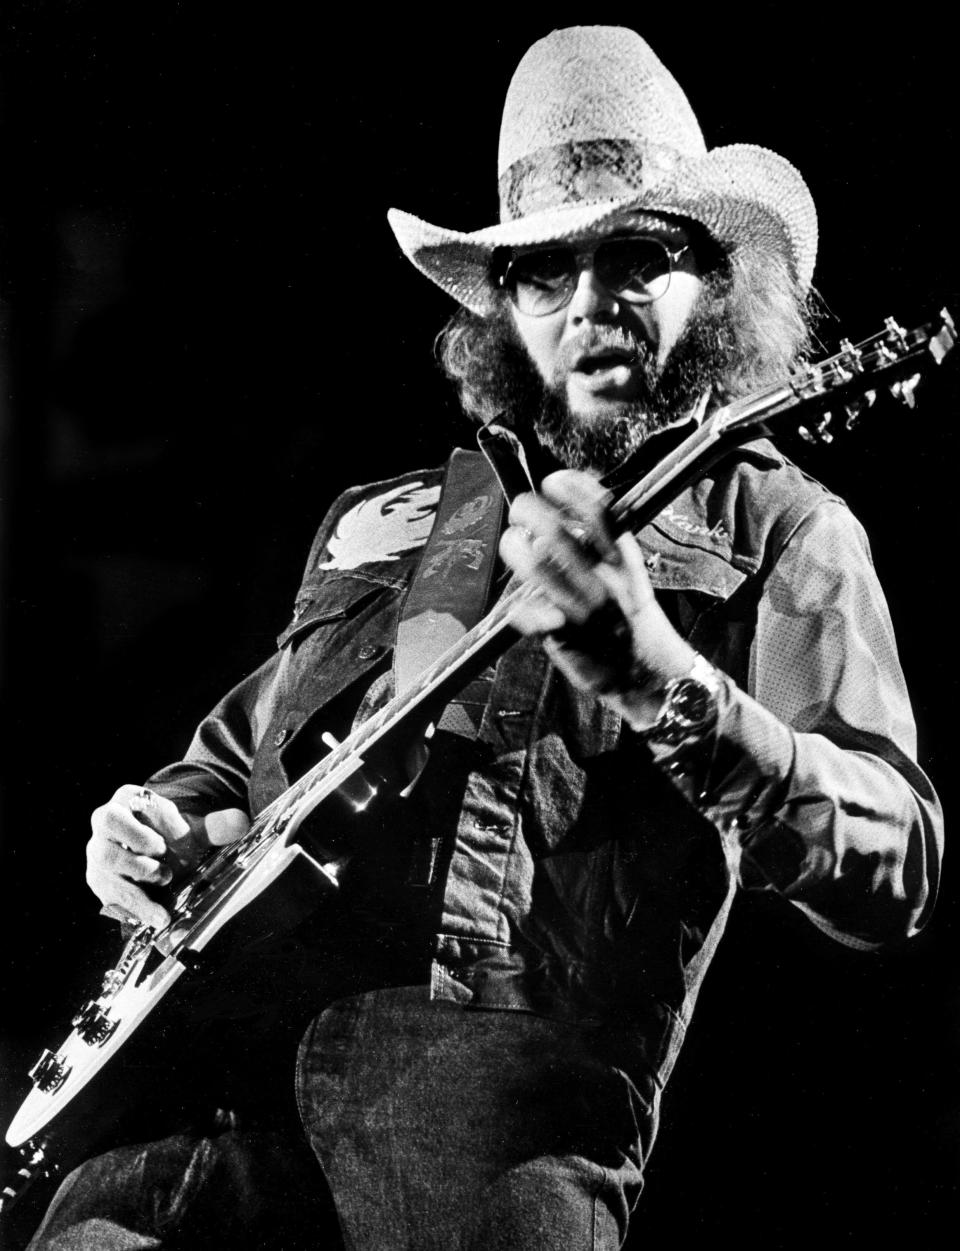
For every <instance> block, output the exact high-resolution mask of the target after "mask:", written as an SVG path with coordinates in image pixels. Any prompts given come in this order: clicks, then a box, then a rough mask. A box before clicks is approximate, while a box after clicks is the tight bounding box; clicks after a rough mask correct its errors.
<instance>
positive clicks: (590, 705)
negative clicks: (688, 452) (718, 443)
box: [148, 441, 942, 1081]
mask: <svg viewBox="0 0 960 1251" xmlns="http://www.w3.org/2000/svg"><path fill="white" fill-rule="evenodd" d="M441 477H442V471H440V470H426V471H422V472H415V473H408V474H405V475H402V476H400V477H397V478H394V479H391V480H390V481H387V482H380V483H374V484H372V485H369V486H364V487H359V488H355V489H353V490H351V491H348V492H346V493H345V494H344V495H343V496H341V497H340V499H338V500H337V501H336V503H335V504H334V505H333V507H332V509H331V510H330V512H329V514H328V515H327V517H326V519H325V520H324V522H323V524H322V525H321V527H320V530H319V532H318V534H317V536H316V539H315V541H314V544H313V547H312V549H311V552H310V556H309V558H308V561H307V565H306V570H305V573H304V577H303V581H302V583H301V586H300V588H299V591H298V593H297V596H296V600H295V604H294V609H293V615H292V618H291V620H290V622H289V624H288V625H287V627H286V629H284V631H283V632H282V633H281V635H280V637H279V639H278V650H277V652H276V654H275V655H274V656H272V657H271V658H270V659H269V660H268V661H267V662H266V663H265V664H264V665H263V666H261V668H260V669H258V670H257V671H256V672H255V673H253V674H252V675H250V677H248V678H247V679H246V680H245V681H243V682H241V683H240V684H239V685H238V686H237V687H236V688H235V689H234V690H233V691H231V692H230V694H228V695H227V696H226V698H225V699H224V700H223V701H221V703H220V704H219V705H218V706H217V707H216V708H215V709H214V710H213V712H212V713H211V714H210V715H209V716H208V717H207V718H206V719H205V720H204V722H203V723H202V724H201V725H200V727H199V729H198V730H197V732H196V735H195V737H194V739H193V742H192V743H191V746H190V748H189V749H188V751H187V754H186V756H185V758H184V760H183V761H181V762H179V763H177V764H174V765H171V766H169V767H167V768H166V769H163V770H162V771H161V772H159V773H157V774H156V775H154V777H153V778H151V779H150V780H149V783H148V784H149V785H150V786H151V787H154V788H155V789H157V790H158V791H161V792H162V793H164V794H166V795H168V796H169V797H170V798H171V799H173V800H174V801H175V802H176V803H177V804H178V805H179V806H180V808H181V810H182V811H183V812H184V813H185V814H187V815H200V814H203V813H205V812H209V811H213V810H215V809H218V808H225V807H236V806H239V807H242V808H246V809H248V810H249V811H250V812H251V813H252V814H256V813H257V812H259V811H260V810H261V809H262V808H264V807H265V806H266V805H267V804H268V803H269V802H270V801H271V800H273V799H274V798H275V797H276V796H277V795H278V794H280V793H281V792H282V791H283V790H284V789H286V787H287V786H289V785H290V782H291V781H292V777H291V776H290V770H291V760H292V759H293V758H294V756H295V755H296V751H297V745H298V744H302V742H303V741H304V739H305V738H306V737H309V734H310V733H311V729H310V727H315V726H316V725H317V719H318V717H319V718H320V720H321V721H322V718H323V714H324V710H325V709H332V708H334V707H335V706H336V704H337V701H338V699H340V698H341V697H344V696H345V695H347V694H349V693H350V692H356V691H362V690H363V688H364V686H365V685H367V684H368V682H369V681H370V680H372V678H373V677H374V676H376V675H377V674H378V673H381V672H382V671H383V669H384V667H385V665H386V664H387V661H388V659H389V654H390V652H391V649H392V647H393V642H394V638H395V633H396V629H397V622H398V618H399V613H400V610H401V604H402V600H403V594H404V591H405V589H406V588H407V586H408V585H409V583H410V580H411V578H412V577H413V574H414V572H415V570H416V567H417V563H418V560H419V557H420V555H421V551H422V547H423V544H424V542H425V541H426V538H427V535H428V533H429V530H430V525H431V523H432V518H433V514H434V512H435V508H436V502H437V498H438V496H439V487H440V481H441ZM639 541H640V544H641V547H642V549H643V552H644V555H645V559H646V565H647V569H648V571H649V574H650V578H651V581H652V583H653V585H654V587H655V588H656V589H657V591H658V594H659V595H660V598H661V601H662V602H663V604H664V606H665V608H666V610H667V612H668V614H669V615H670V617H671V619H672V620H673V622H674V624H675V625H676V626H677V628H678V629H679V630H680V632H681V633H682V634H683V635H684V636H685V637H686V638H687V639H688V640H689V641H690V642H691V644H692V645H693V646H694V647H695V648H696V649H697V650H698V651H699V652H700V653H701V654H702V655H703V656H705V657H706V658H707V659H708V660H709V661H710V662H711V663H712V664H713V665H714V666H716V668H717V669H718V670H719V672H720V674H721V679H722V680H721V692H720V708H719V717H718V721H717V725H716V729H715V731H714V732H713V734H712V735H711V736H710V737H709V739H708V740H707V741H705V742H703V743H701V744H699V746H698V747H697V748H696V750H694V751H692V752H691V751H689V750H684V749H669V748H663V747H658V748H656V749H653V750H652V749H651V748H650V747H648V746H647V745H646V743H645V742H644V741H643V740H642V739H641V737H640V736H638V735H637V734H635V733H634V732H633V731H632V730H631V729H630V728H629V727H628V726H626V725H625V724H623V723H621V721H620V718H619V717H618V716H617V715H616V714H615V713H614V712H613V711H612V710H611V709H610V708H609V707H607V706H606V705H605V704H604V703H603V702H601V701H600V700H598V699H596V698H594V697H592V696H588V695H585V694H583V693H581V692H578V691H576V690H575V689H574V688H573V687H571V685H570V684H569V683H568V682H567V681H566V680H565V679H564V678H563V676H562V675H560V674H559V673H558V672H557V671H556V670H555V669H554V668H553V666H552V665H551V664H550V663H549V661H548V660H547V658H546V655H545V653H544V652H543V650H542V648H541V647H540V646H539V644H538V643H537V642H536V641H535V640H531V639H524V640H521V641H520V642H518V643H516V644H515V645H514V646H513V647H511V648H510V649H509V650H508V651H507V652H506V653H505V654H504V655H503V656H502V657H501V658H500V660H499V662H498V663H497V665H496V668H495V671H493V672H492V673H491V674H490V675H489V676H490V680H489V681H488V682H487V683H486V684H485V686H484V689H483V693H482V697H479V702H475V703H474V706H473V708H472V710H471V711H472V712H473V714H474V719H475V720H476V721H477V723H478V727H479V729H478V733H477V734H476V737H475V739H474V741H473V742H472V743H471V744H470V746H469V752H470V755H469V758H468V765H469V767H468V768H467V769H466V770H465V771H464V773H463V787H462V790H458V792H457V795H456V800H457V802H456V804H455V805H454V807H453V809H452V813H451V814H450V815H449V816H448V818H447V823H448V828H445V829H440V830H436V831H434V833H435V834H436V835H437V836H438V837H439V836H442V839H443V842H444V846H445V853H444V856H443V857H441V861H440V863H441V865H442V869H441V872H440V876H439V882H438V884H437V887H436V892H437V898H436V903H437V906H436V909H435V914H434V917H433V920H432V921H431V928H432V941H431V947H432V951H431V953H430V969H429V978H430V983H431V988H432V994H433V996H434V997H435V998H438V999H445V1000H451V1001H454V1002H457V1003H460V1004H464V1005H471V1006H475V1007H481V1008H501V1009H519V1010H526V1011H533V1012H538V1013H541V1014H544V1015H547V1016H552V1017H557V1018H566V1019H573V1020H608V1021H611V1022H621V1023H628V1024H631V1025H635V1026H636V1027H637V1033H638V1037H639V1038H640V1040H641V1047H642V1052H643V1057H644V1059H645V1061H646V1063H648V1064H649V1065H650V1067H651V1068H652V1069H653V1070H654V1072H655V1073H656V1074H657V1076H658V1078H659V1080H660V1081H665V1080H666V1078H667V1076H668V1075H669V1072H670V1069H671V1068H672V1065H673V1062H674V1060H675V1058H676V1054H677V1052H678V1050H679V1047H680V1045H681V1043H682V1040H683V1033H684V1029H685V1027H686V1024H687V1022H688V1021H689V1018H690V1014H691V1012H692V1010H693V1006H694V1003H695V1000H696V996H697V992H698V990H699V987H700V984H701V982H702V978H703V975H704V973H705V971H706V968H707V966H708V964H709V962H710V959H711V958H712V955H713V953H714V951H715V949H716V945H717V943H718V941H719V939H720V937H721V935H722V932H723V929H724V927H725V924H726V920H727V916H728V913H729V910H730V906H731V903H732V900H733V896H734V893H735V891H736V890H737V888H738V887H745V888H748V889H758V890H766V891H775V892H778V893H779V894H781V895H782V896H784V898H785V899H787V900H789V901H790V902H791V903H792V904H794V905H795V906H797V907H798V908H800V909H802V910H803V911H804V912H805V913H806V914H807V915H808V916H809V918H810V919H811V921H813V922H814V923H815V924H816V925H818V926H819V927H820V928H822V929H823V930H825V931H826V932H827V933H828V934H830V935H831V936H833V937H835V938H837V939H839V940H841V941H843V942H846V943H849V944H852V945H854V946H859V947H864V948H869V947H875V946H878V945H880V944H883V943H886V942H889V941H893V940H896V939H898V938H902V937H904V936H907V935H910V934H912V933H914V932H915V931H916V930H917V929H919V928H920V926H921V925H922V924H923V923H924V921H925V919H926V918H927V916H928V915H929V912H930V909H931V907H932V904H933V899H934V897H935V891H936V881H937V873H938V865H939V857H940V847H941V840H942V821H941V814H940V810H939V806H938V802H937V799H936V796H935V795H934V793H933V791H932V788H931V786H930V783H929V781H928V780H927V778H926V777H925V775H924V774H923V773H922V772H921V770H920V769H919V768H918V766H917V764H916V760H915V755H916V743H915V731H914V724H913V720H912V715H911V711H910V706H909V701H908V698H907V694H906V690H905V686H904V681H903V677H902V674H901V670H900V666H899V662H898V658H897V652H896V646H895V642H894V637H893V632H892V628H891V623H890V619H889V614H888V612H887V608H886V604H885V601H884V598H883V594H882V591H881V589H880V587H879V584H878V582H877V579H876V576H875V573H874V570H873V566H872V563H871V559H870V553H869V549H868V545H867V541H866V538H865V535H864V533H863V531H862V528H861V527H860V525H859V524H858V523H857V521H856V520H855V519H854V518H853V516H852V515H851V513H850V512H849V510H848V509H847V507H846V506H845V505H844V504H843V503H842V501H840V500H839V499H837V498H836V497H835V496H832V495H830V494H829V493H828V492H827V491H825V489H824V488H823V487H821V486H820V485H819V484H817V483H815V482H813V481H812V480H810V479H808V478H807V477H805V476H804V475H803V474H802V473H801V472H800V471H799V470H798V469H797V468H796V467H795V466H794V465H792V464H791V463H790V462H788V461H787V460H785V459H784V458H783V457H782V456H781V455H780V454H779V453H778V452H777V451H776V450H775V449H774V448H773V447H772V445H770V444H769V443H767V442H764V441H759V442H757V443H754V444H750V445H748V446H747V447H746V448H744V449H741V451H740V452H739V453H737V454H736V455H735V456H734V457H733V458H731V459H728V460H727V461H725V462H723V464H722V465H721V466H719V467H717V468H716V469H715V470H713V471H712V472H711V473H710V474H708V475H707V476H706V477H704V478H703V479H702V480H701V481H699V482H698V483H697V484H696V485H694V486H693V487H690V488H688V489H687V490H686V491H685V492H684V493H683V494H682V495H680V496H679V497H678V498H677V500H676V501H675V502H674V503H673V504H672V505H670V506H668V507H667V508H665V509H664V510H663V512H662V513H661V514H660V515H659V516H658V517H657V518H656V519H655V520H654V521H653V522H652V523H651V524H650V525H648V526H647V527H646V528H645V529H644V530H643V531H642V532H641V534H640V535H639ZM351 698H353V697H352V696H351ZM461 699H462V700H463V701H464V702H469V701H470V700H471V699H472V700H474V701H476V700H477V699H478V697H477V695H476V691H475V690H474V691H473V693H472V694H471V693H470V692H467V693H465V694H464V695H463V696H462V697H461ZM353 702H355V699H354V701H353ZM455 702H456V701H455ZM440 737H441V738H442V735H441V736H440ZM438 750H439V755H440V760H441V762H442V760H443V747H442V744H441V746H440V748H439V749H438ZM443 777H444V768H443V765H442V763H441V765H440V766H439V767H438V768H436V769H435V770H434V773H433V774H432V775H431V774H430V772H429V770H428V771H427V772H426V773H425V774H424V777H423V779H422V780H421V783H420V786H421V787H425V788H427V790H429V788H430V787H431V786H433V787H436V788H439V789H442V787H443V781H442V779H443ZM426 975H427V974H426V972H425V976H426Z"/></svg>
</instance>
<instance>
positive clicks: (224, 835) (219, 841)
mask: <svg viewBox="0 0 960 1251" xmlns="http://www.w3.org/2000/svg"><path fill="white" fill-rule="evenodd" d="M249 828H250V818H249V817H248V816H247V814H246V813H245V812H243V811H241V809H239V808H221V809H220V810H219V811H218V812H210V813H208V814H207V815H206V816H205V817H204V818H203V833H204V836H205V837H206V839H207V842H208V843H209V845H210V846H211V847H225V846H226V845H227V844H228V843H235V842H236V841H237V839H238V838H243V836H244V834H246V832H247V830H249Z"/></svg>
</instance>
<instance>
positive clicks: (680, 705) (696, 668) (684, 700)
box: [643, 656, 720, 747]
mask: <svg viewBox="0 0 960 1251" xmlns="http://www.w3.org/2000/svg"><path fill="white" fill-rule="evenodd" d="M719 694H720V678H719V676H718V675H717V671H716V670H715V669H714V668H713V667H712V665H710V664H709V663H708V662H707V661H706V660H704V658H703V657H702V656H697V658H696V660H695V661H694V662H693V665H692V667H691V669H690V672H689V673H688V674H687V675H686V677H683V678H674V679H673V680H672V681H671V682H668V683H667V687H666V690H665V692H664V697H663V703H662V704H661V705H660V711H659V712H658V713H657V715H656V717H655V718H654V721H653V725H651V726H649V727H648V728H647V729H646V730H644V731H643V738H644V741H645V742H647V743H663V744H665V745H668V746H671V747H676V746H679V744H681V743H683V742H685V741H686V740H688V739H691V740H693V739H699V738H702V737H703V736H704V735H705V734H708V733H709V732H710V731H711V730H712V729H713V727H714V726H715V725H716V723H717V715H718V710H719V704H718V697H719Z"/></svg>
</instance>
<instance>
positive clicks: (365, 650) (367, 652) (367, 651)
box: [357, 643, 380, 660]
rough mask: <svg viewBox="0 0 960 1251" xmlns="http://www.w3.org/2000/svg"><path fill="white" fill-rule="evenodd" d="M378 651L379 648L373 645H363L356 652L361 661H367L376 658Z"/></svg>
mask: <svg viewBox="0 0 960 1251" xmlns="http://www.w3.org/2000/svg"><path fill="white" fill-rule="evenodd" d="M379 650H380V648H379V647H377V646H376V644H374V643H364V645H363V646H362V647H361V648H360V650H359V651H358V652H357V655H358V656H359V657H360V659H361V660H369V659H370V658H371V657H372V656H376V654H377V652H379Z"/></svg>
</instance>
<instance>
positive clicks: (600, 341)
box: [553, 325, 653, 386]
mask: <svg viewBox="0 0 960 1251" xmlns="http://www.w3.org/2000/svg"><path fill="white" fill-rule="evenodd" d="M610 351H615V352H623V353H625V355H626V356H627V357H628V358H629V362H630V363H631V364H639V365H642V366H645V367H646V366H648V365H649V363H650V362H651V361H652V360H653V348H652V347H651V345H650V344H649V343H648V341H647V340H646V339H645V338H642V337H640V336H639V335H637V334H634V333H633V332H632V331H630V330H628V329H627V328H626V327H624V326H604V325H599V326H598V325H593V326H586V327H585V328H584V329H583V330H581V331H580V332H579V333H578V334H577V336H576V337H575V338H573V339H570V340H569V341H568V342H567V343H564V344H562V345H561V347H560V349H559V351H558V353H557V360H556V366H555V369H554V379H553V381H554V385H555V386H556V385H559V384H560V383H561V382H562V381H563V380H564V379H565V378H566V376H567V374H569V373H570V372H572V370H574V369H575V368H576V366H577V362H578V361H579V360H580V358H581V357H582V356H584V355H597V354H599V353H601V352H610Z"/></svg>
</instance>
